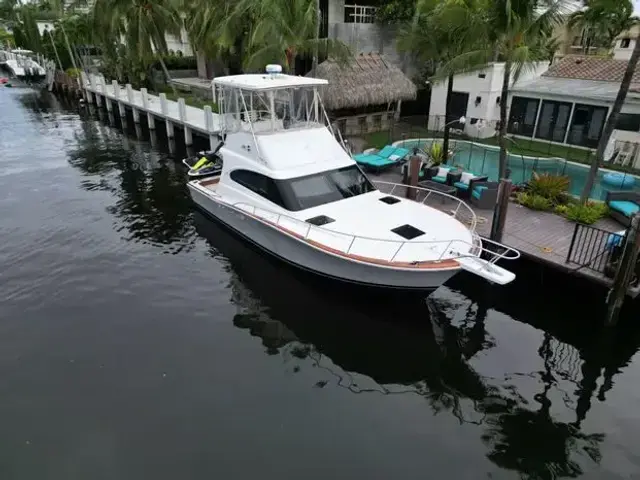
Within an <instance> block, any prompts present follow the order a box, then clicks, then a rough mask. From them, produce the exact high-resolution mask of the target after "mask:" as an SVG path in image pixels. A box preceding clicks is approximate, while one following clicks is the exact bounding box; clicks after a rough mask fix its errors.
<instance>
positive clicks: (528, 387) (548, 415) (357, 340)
mask: <svg viewBox="0 0 640 480" xmlns="http://www.w3.org/2000/svg"><path fill="white" fill-rule="evenodd" d="M194 221H195V225H196V231H197V232H198V233H199V234H200V235H202V236H203V237H205V238H206V239H207V240H208V242H209V244H210V245H211V253H212V255H213V256H216V257H220V256H224V257H226V258H227V259H228V260H229V261H230V268H229V271H230V274H231V280H230V288H231V291H232V298H233V301H234V302H235V303H236V304H237V305H238V308H239V310H240V311H239V312H238V314H237V315H236V316H235V319H234V323H235V325H236V326H237V327H239V328H243V329H247V330H249V331H250V333H251V334H252V335H254V336H257V337H260V338H261V339H262V343H263V345H264V346H265V347H266V352H267V353H268V354H269V355H280V356H282V358H283V361H284V362H285V364H286V365H288V366H290V365H291V364H292V363H293V364H294V365H295V366H294V367H293V371H294V372H296V371H299V370H300V369H301V368H305V367H306V366H308V365H311V366H313V367H315V368H318V369H321V370H323V371H324V372H326V375H324V377H325V379H324V380H321V381H319V382H317V383H316V384H315V386H316V387H318V388H322V387H326V386H327V385H332V386H337V387H340V388H344V389H347V390H349V391H351V392H353V393H357V394H362V393H367V392H371V393H374V392H375V393H376V394H383V395H401V394H404V395H419V396H421V397H423V398H424V399H425V408H430V409H432V411H433V412H434V414H437V413H442V414H445V413H448V414H451V415H453V416H455V418H456V419H457V420H458V421H459V423H460V424H465V425H475V426H476V427H475V428H477V429H478V437H479V438H480V439H481V441H482V442H483V444H485V445H486V448H487V449H488V451H487V457H488V458H489V459H490V460H491V461H492V462H494V463H495V464H496V465H497V466H499V467H501V468H504V469H508V470H515V471H518V472H520V473H521V474H526V475H528V477H527V478H555V477H562V476H567V477H575V476H578V475H580V474H581V473H582V472H583V470H585V469H586V470H588V469H590V468H593V466H594V465H595V463H597V462H599V461H600V456H601V454H600V445H601V442H602V441H603V439H604V434H601V433H597V432H596V433H584V432H582V431H581V424H582V422H583V421H584V420H585V418H586V415H587V413H588V411H589V409H590V407H591V397H592V396H593V395H594V393H595V387H596V382H595V380H597V376H599V374H600V371H601V370H602V367H603V366H602V365H601V364H599V363H597V362H598V361H599V360H601V359H599V358H595V357H597V355H594V353H593V352H594V349H597V348H598V347H597V346H596V345H579V346H578V347H577V348H576V347H574V346H572V345H571V344H569V343H565V342H562V341H559V340H557V339H556V338H554V337H553V336H552V335H551V334H549V333H544V332H538V333H537V334H536V335H535V337H537V338H535V339H534V340H535V341H536V342H539V343H535V344H532V342H531V332H530V331H531V329H530V327H528V328H526V329H523V327H524V326H523V324H520V323H519V322H516V321H514V320H513V319H511V318H509V317H507V316H505V315H504V314H502V313H500V312H497V311H496V310H494V305H490V304H488V303H487V301H483V300H482V299H481V298H478V299H474V300H470V299H469V298H467V297H466V296H465V295H463V294H462V293H460V292H458V291H456V290H454V289H450V288H447V287H443V288H441V289H440V290H438V291H437V292H436V293H435V294H433V295H432V296H431V297H429V298H426V299H425V298H424V297H418V296H415V295H414V296H410V297H406V298H402V299H398V298H390V299H385V298H381V297H380V296H377V297H374V298H372V297H371V295H367V292H366V291H359V290H353V291H352V290H347V291H345V290H344V289H339V288H335V287H332V286H331V285H332V284H331V282H326V281H322V280H319V279H317V278H316V277H314V276H311V275H309V274H305V273H304V272H300V271H297V270H294V269H291V268H288V267H285V266H283V265H282V264H279V263H277V262H276V261H275V260H271V259H269V258H267V257H265V256H263V255H261V254H259V253H258V252H256V251H254V250H253V249H251V248H249V247H247V246H245V245H244V244H243V243H242V242H238V241H237V239H236V238H235V237H234V236H233V235H232V234H231V233H229V232H228V231H227V230H226V229H224V228H223V227H221V226H219V225H218V224H216V223H214V222H211V221H210V220H209V219H208V218H206V217H204V216H203V215H202V214H200V213H196V214H195V217H194ZM481 283H483V282H481ZM489 288H490V287H489ZM480 291H481V290H480ZM484 293H485V295H481V296H483V297H484V298H487V295H486V293H487V292H486V291H485V292H484ZM487 325H490V327H487ZM503 329H506V335H507V336H506V337H505V334H504V333H502V332H501V330H503ZM523 330H526V332H524V333H525V335H524V336H523V338H518V336H517V335H518V332H522V331H523ZM520 334H521V335H522V333H520ZM510 336H511V337H512V338H509V337H510ZM527 337H528V340H527ZM512 341H513V342H518V343H517V344H516V343H511V344H509V342H512ZM523 341H526V342H528V344H527V343H524V342H523ZM610 347H611V348H615V346H613V345H611V346H610ZM514 350H515V352H514ZM627 353H628V352H627ZM531 354H534V357H535V358H534V360H535V361H533V362H527V360H528V359H529V358H530V357H531V356H532V355H531ZM509 355H513V356H514V358H517V359H518V361H514V359H512V358H509ZM601 355H602V352H601ZM487 358H489V359H497V361H496V362H492V361H491V360H487ZM607 358H609V357H607ZM628 358H629V357H627V361H628ZM619 360H620V359H619ZM529 363H531V365H529ZM540 364H542V365H543V368H542V369H540ZM475 365H478V366H477V367H476V366H475ZM496 365H497V366H496ZM516 365H517V366H518V367H519V368H518V370H517V371H511V370H512V368H514V367H515V366H516ZM612 366H613V365H610V367H612ZM522 367H524V368H525V370H522ZM527 368H528V369H527ZM604 368H605V385H603V387H602V388H601V390H600V391H599V392H598V397H599V398H600V399H604V396H605V393H606V390H607V388H606V385H609V388H610V387H611V385H612V384H613V382H612V376H611V375H612V374H613V373H614V372H613V371H612V370H611V369H609V370H608V371H609V375H610V376H609V377H608V379H607V377H606V375H607V368H606V366H604ZM595 372H597V376H596V377H595V379H594V378H593V374H594V373H595ZM573 392H575V393H573ZM560 399H562V400H560ZM585 467H586V468H585Z"/></svg>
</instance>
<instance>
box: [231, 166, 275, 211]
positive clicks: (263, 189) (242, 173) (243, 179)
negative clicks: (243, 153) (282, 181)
mask: <svg viewBox="0 0 640 480" xmlns="http://www.w3.org/2000/svg"><path fill="white" fill-rule="evenodd" d="M230 176H231V180H233V181H234V182H236V183H237V184H239V185H242V186H243V187H244V188H247V189H249V190H251V191H252V192H254V193H257V194H258V195H260V196H261V197H264V198H266V199H267V200H269V201H270V202H272V203H275V204H276V205H279V206H281V207H283V208H286V206H285V204H284V202H283V201H282V196H281V195H280V190H279V188H278V185H277V184H276V181H275V180H273V179H272V178H269V177H267V176H266V175H262V174H260V173H257V172H252V171H251V170H234V171H232V172H231V175H230Z"/></svg>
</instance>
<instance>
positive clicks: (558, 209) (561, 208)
mask: <svg viewBox="0 0 640 480" xmlns="http://www.w3.org/2000/svg"><path fill="white" fill-rule="evenodd" d="M553 211H554V212H555V213H557V214H558V215H562V216H563V217H566V216H567V212H568V211H569V206H568V205H562V204H560V205H556V206H555V208H554V209H553Z"/></svg>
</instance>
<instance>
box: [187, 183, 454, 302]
mask: <svg viewBox="0 0 640 480" xmlns="http://www.w3.org/2000/svg"><path fill="white" fill-rule="evenodd" d="M189 190H190V192H191V198H192V199H193V201H194V202H195V204H196V205H197V206H198V207H199V208H200V209H201V210H203V211H204V212H205V213H206V214H208V215H209V216H210V217H212V218H213V219H215V220H217V221H219V222H220V223H222V224H223V225H225V226H226V227H227V228H229V229H231V230H232V231H233V232H235V233H237V234H238V235H240V236H241V237H243V238H244V239H245V240H247V241H249V242H250V243H253V244H255V245H256V246H258V247H259V248H261V249H262V250H264V251H266V252H268V253H269V254H271V255H273V256H275V257H277V258H279V259H280V260H282V261H285V262H287V263H289V264H291V265H294V266H296V267H298V268H301V269H303V270H307V271H310V272H313V273H315V274H318V275H322V276H324V277H328V278H331V279H334V280H339V281H343V282H348V283H353V284H358V285H365V286H371V287H379V288H392V289H411V290H426V291H430V290H435V289H436V288H438V287H439V286H440V285H442V284H443V283H444V282H446V281H447V280H448V279H449V278H451V277H452V276H453V275H455V274H456V273H457V272H459V271H460V269H448V270H444V269H443V270H416V271H409V270H401V269H394V268H386V267H382V266H376V265H371V264H366V263H362V262H356V261H351V260H349V259H345V258H342V257H340V256H337V255H331V254H329V253H326V252H324V251H322V250H321V249H319V248H315V247H313V246H311V245H309V244H308V243H307V242H305V241H303V240H300V239H298V238H296V237H294V236H292V235H288V234H286V233H285V232H283V231H281V230H278V229H277V228H275V227H273V226H272V225H270V224H268V223H266V222H263V221H261V220H259V219H257V218H254V217H252V216H251V215H248V214H247V213H245V212H242V211H241V210H238V209H236V208H234V207H232V206H230V205H226V204H224V203H223V202H220V201H217V200H215V199H213V198H211V197H209V196H208V195H206V194H204V193H202V192H200V191H199V190H198V189H196V188H193V187H192V186H191V185H189Z"/></svg>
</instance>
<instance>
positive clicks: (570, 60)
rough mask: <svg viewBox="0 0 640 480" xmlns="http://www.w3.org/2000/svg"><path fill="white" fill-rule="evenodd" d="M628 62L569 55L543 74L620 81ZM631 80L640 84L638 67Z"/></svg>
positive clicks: (546, 75) (578, 78)
mask: <svg viewBox="0 0 640 480" xmlns="http://www.w3.org/2000/svg"><path fill="white" fill-rule="evenodd" d="M627 63H628V62H627V61H626V60H615V59H613V58H606V57H596V56H581V55H567V56H565V57H563V58H562V59H560V60H558V61H557V62H556V63H554V64H553V65H551V66H550V67H549V70H547V71H546V72H545V73H544V74H543V75H542V76H543V77H557V78H574V79H577V80H595V81H600V82H616V83H620V82H622V76H623V75H624V71H625V70H626V68H627ZM631 82H632V84H639V85H640V71H639V70H638V69H636V71H635V72H634V74H633V79H632V80H631Z"/></svg>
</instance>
